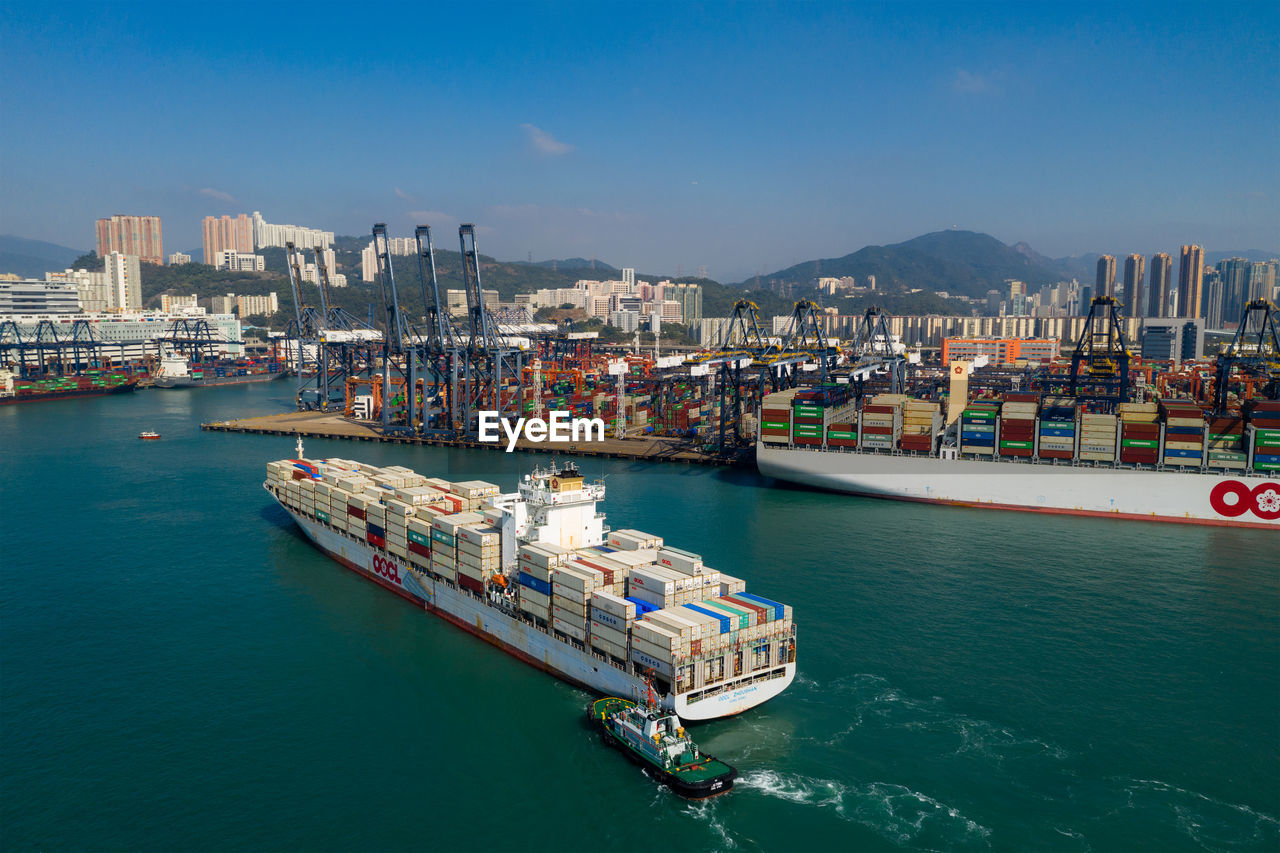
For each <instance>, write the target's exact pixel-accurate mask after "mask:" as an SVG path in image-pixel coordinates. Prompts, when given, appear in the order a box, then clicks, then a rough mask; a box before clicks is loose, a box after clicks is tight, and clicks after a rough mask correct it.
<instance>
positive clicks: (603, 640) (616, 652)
mask: <svg viewBox="0 0 1280 853" xmlns="http://www.w3.org/2000/svg"><path fill="white" fill-rule="evenodd" d="M591 647H592V648H594V649H598V650H599V651H602V652H604V653H605V654H607V655H609V656H611V657H615V658H617V659H618V660H626V659H627V646H626V644H625V643H618V642H615V641H614V640H612V639H609V638H607V637H597V636H596V635H594V634H592V635H591Z"/></svg>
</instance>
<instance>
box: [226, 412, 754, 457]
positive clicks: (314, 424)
mask: <svg viewBox="0 0 1280 853" xmlns="http://www.w3.org/2000/svg"><path fill="white" fill-rule="evenodd" d="M200 429H202V430H205V431H208V432H239V433H253V434H257V435H300V436H303V437H304V438H338V439H348V440H351V441H383V442H390V443H393V444H421V445H431V446H434V447H465V448H472V449H479V450H496V451H498V452H504V451H505V450H506V446H507V445H506V439H505V438H504V439H503V440H502V441H501V442H498V443H496V444H490V443H486V442H480V441H473V440H470V439H457V438H447V437H434V436H429V435H403V434H395V433H387V434H384V433H382V432H381V431H379V429H378V428H377V426H374V425H373V424H370V423H365V422H361V421H357V420H352V419H351V418H347V417H344V416H343V415H341V414H338V413H334V412H284V413H281V414H278V415H264V416H260V417H253V418H238V419H236V420H231V421H214V422H212V423H204V424H201V425H200ZM516 449H518V450H523V451H531V452H534V453H553V454H556V455H560V456H596V457H607V458H609V459H636V460H644V461H649V462H680V463H684V464H686V465H713V466H720V465H741V466H750V465H753V464H754V463H753V461H752V460H751V459H742V458H724V457H721V456H716V455H714V454H709V453H704V452H702V451H700V450H698V449H696V448H694V447H691V446H690V444H689V442H688V440H687V439H679V438H668V437H665V436H644V437H635V438H621V439H619V438H606V439H604V440H603V441H590V442H585V441H580V442H572V443H567V442H554V443H553V442H549V441H544V442H531V441H528V440H527V439H521V440H519V441H518V442H516Z"/></svg>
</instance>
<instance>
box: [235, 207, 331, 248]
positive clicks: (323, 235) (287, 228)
mask: <svg viewBox="0 0 1280 853" xmlns="http://www.w3.org/2000/svg"><path fill="white" fill-rule="evenodd" d="M252 219H253V243H254V248H258V249H265V248H268V247H270V246H278V247H280V248H284V244H285V243H292V244H293V245H295V246H297V247H298V248H299V249H314V248H316V247H317V246H318V247H320V248H325V247H328V246H332V245H333V232H332V231H321V230H320V229H319V228H304V227H302V226H301V225H272V224H271V223H269V222H267V221H266V220H265V219H263V218H262V214H261V213H259V212H258V211H256V210H255V211H254V212H253V217H252Z"/></svg>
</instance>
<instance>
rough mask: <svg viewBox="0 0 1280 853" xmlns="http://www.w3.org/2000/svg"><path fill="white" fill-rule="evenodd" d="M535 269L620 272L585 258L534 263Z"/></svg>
mask: <svg viewBox="0 0 1280 853" xmlns="http://www.w3.org/2000/svg"><path fill="white" fill-rule="evenodd" d="M533 266H535V267H555V268H556V269H557V270H589V271H593V272H597V273H620V272H622V270H620V269H618V268H617V267H613V266H609V265H608V264H606V263H605V262H604V261H597V260H587V259H586V258H564V259H561V260H554V261H534V262H533Z"/></svg>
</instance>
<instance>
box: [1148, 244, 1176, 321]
mask: <svg viewBox="0 0 1280 853" xmlns="http://www.w3.org/2000/svg"><path fill="white" fill-rule="evenodd" d="M1172 271H1173V258H1171V257H1169V256H1168V255H1167V254H1165V253H1164V252H1159V253H1157V254H1154V255H1152V256H1151V276H1150V278H1149V279H1148V282H1147V316H1148V317H1168V316H1169V279H1170V276H1171V275H1172Z"/></svg>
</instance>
